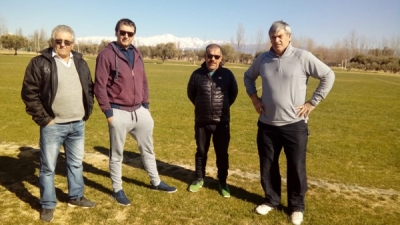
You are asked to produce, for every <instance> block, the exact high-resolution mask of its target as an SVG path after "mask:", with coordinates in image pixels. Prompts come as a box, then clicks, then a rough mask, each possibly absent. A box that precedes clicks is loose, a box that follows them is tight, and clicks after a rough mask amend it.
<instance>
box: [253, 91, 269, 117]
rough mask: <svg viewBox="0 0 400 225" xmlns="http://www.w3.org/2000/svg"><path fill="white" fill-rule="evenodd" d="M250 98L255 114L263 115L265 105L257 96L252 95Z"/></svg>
mask: <svg viewBox="0 0 400 225" xmlns="http://www.w3.org/2000/svg"><path fill="white" fill-rule="evenodd" d="M250 98H251V101H252V102H253V105H254V108H255V109H256V111H257V113H258V114H260V115H261V114H263V113H264V112H265V105H264V104H263V103H262V101H261V98H259V97H258V96H257V94H252V95H251V96H250Z"/></svg>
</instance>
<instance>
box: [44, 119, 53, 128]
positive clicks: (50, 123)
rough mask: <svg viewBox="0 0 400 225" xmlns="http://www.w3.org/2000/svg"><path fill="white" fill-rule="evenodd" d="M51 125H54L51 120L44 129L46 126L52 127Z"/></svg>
mask: <svg viewBox="0 0 400 225" xmlns="http://www.w3.org/2000/svg"><path fill="white" fill-rule="evenodd" d="M52 124H54V120H51V121H50V122H49V123H48V124H47V125H46V127H47V126H50V125H52Z"/></svg>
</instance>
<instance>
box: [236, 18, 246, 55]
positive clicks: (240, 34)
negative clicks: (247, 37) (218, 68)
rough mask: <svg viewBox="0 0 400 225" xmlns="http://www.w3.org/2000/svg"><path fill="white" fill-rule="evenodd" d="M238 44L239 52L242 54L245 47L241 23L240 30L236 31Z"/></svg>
mask: <svg viewBox="0 0 400 225" xmlns="http://www.w3.org/2000/svg"><path fill="white" fill-rule="evenodd" d="M236 43H237V49H236V50H237V51H238V52H241V50H242V47H243V45H244V28H243V25H242V24H241V23H239V25H238V29H237V31H236Z"/></svg>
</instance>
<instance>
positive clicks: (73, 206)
mask: <svg viewBox="0 0 400 225" xmlns="http://www.w3.org/2000/svg"><path fill="white" fill-rule="evenodd" d="M68 206H69V207H72V208H76V207H79V208H84V209H89V208H93V207H95V205H94V206H80V205H74V204H71V203H68Z"/></svg>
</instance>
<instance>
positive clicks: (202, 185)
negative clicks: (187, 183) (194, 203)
mask: <svg viewBox="0 0 400 225" xmlns="http://www.w3.org/2000/svg"><path fill="white" fill-rule="evenodd" d="M202 187H203V185H201V186H200V187H199V189H197V191H195V190H192V189H190V187H189V191H190V192H193V193H195V192H198V191H200V188H202Z"/></svg>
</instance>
